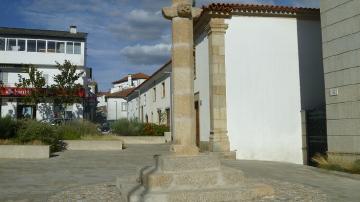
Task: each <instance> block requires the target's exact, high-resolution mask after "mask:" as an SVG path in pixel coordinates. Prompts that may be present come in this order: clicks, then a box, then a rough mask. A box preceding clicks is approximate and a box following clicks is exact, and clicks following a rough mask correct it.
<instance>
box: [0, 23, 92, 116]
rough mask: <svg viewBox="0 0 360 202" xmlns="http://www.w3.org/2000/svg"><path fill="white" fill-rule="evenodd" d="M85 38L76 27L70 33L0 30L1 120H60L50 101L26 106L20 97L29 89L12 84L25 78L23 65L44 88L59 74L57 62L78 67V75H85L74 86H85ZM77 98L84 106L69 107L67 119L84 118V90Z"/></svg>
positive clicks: (55, 107) (25, 72) (85, 92)
mask: <svg viewBox="0 0 360 202" xmlns="http://www.w3.org/2000/svg"><path fill="white" fill-rule="evenodd" d="M86 38H87V34H86V33H83V32H77V29H76V27H75V26H71V27H70V30H69V31H54V30H37V29H20V28H5V27H3V28H0V81H1V116H2V117H5V116H11V117H13V118H22V117H31V118H36V119H37V120H44V119H52V118H60V117H57V116H60V115H59V113H57V112H58V111H59V107H60V106H54V104H53V101H52V99H51V97H49V99H48V100H47V101H46V103H39V104H37V106H35V105H34V104H33V103H26V102H24V99H23V97H24V96H26V95H27V93H28V92H29V89H20V88H16V86H15V84H16V83H17V82H18V80H19V75H21V76H22V77H25V78H28V71H29V70H28V69H27V68H26V67H25V66H24V65H27V64H31V65H34V66H35V67H37V69H38V70H39V71H41V72H42V73H43V75H44V77H45V80H46V85H47V86H51V85H52V84H54V75H56V74H59V73H60V71H59V70H58V69H57V67H56V62H58V63H60V64H62V63H64V61H65V60H68V61H70V62H71V63H72V64H74V65H76V66H77V68H78V70H77V72H85V73H84V74H83V76H82V77H81V78H79V80H78V81H76V82H77V83H79V84H81V85H83V86H87V81H88V80H89V79H88V78H87V77H88V75H87V74H86V72H87V71H86ZM78 96H80V97H81V98H82V100H83V102H81V103H76V104H73V105H70V106H68V107H67V109H65V111H66V116H67V117H66V118H83V116H84V102H85V98H86V96H87V89H85V88H84V89H83V92H82V93H80V94H79V95H78Z"/></svg>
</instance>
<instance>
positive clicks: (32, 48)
mask: <svg viewBox="0 0 360 202" xmlns="http://www.w3.org/2000/svg"><path fill="white" fill-rule="evenodd" d="M27 51H28V52H36V40H27Z"/></svg>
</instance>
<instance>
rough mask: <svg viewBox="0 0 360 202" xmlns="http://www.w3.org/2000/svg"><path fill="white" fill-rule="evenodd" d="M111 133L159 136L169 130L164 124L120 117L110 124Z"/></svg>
mask: <svg viewBox="0 0 360 202" xmlns="http://www.w3.org/2000/svg"><path fill="white" fill-rule="evenodd" d="M111 130H112V132H113V133H115V134H118V135H124V136H142V135H144V136H161V135H164V132H166V131H169V127H167V126H165V125H156V124H154V123H140V122H138V121H136V120H130V121H129V120H127V119H120V120H118V121H115V122H114V123H112V124H111Z"/></svg>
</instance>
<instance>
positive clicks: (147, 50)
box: [121, 43, 171, 65]
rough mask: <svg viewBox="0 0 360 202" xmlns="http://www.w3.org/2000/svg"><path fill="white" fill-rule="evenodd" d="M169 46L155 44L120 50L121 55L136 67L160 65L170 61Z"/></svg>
mask: <svg viewBox="0 0 360 202" xmlns="http://www.w3.org/2000/svg"><path fill="white" fill-rule="evenodd" d="M170 50H171V45H169V44H164V43H160V44H155V45H139V44H138V45H135V46H127V47H125V48H124V49H122V51H121V54H122V55H124V56H125V57H126V58H127V59H128V60H129V61H130V62H131V63H132V64H138V65H155V64H162V63H164V62H166V61H167V60H169V59H170Z"/></svg>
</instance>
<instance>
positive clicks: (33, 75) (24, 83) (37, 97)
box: [15, 65, 46, 104]
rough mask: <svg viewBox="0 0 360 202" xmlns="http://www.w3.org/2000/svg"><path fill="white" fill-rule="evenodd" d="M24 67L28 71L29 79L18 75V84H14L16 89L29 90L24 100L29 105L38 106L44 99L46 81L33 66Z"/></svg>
mask: <svg viewBox="0 0 360 202" xmlns="http://www.w3.org/2000/svg"><path fill="white" fill-rule="evenodd" d="M26 67H27V68H28V69H29V78H25V77H23V76H21V75H20V74H18V77H19V83H16V84H15V86H16V87H18V88H31V90H29V94H28V95H27V96H26V97H25V99H24V100H25V101H26V102H29V103H33V104H38V103H40V102H42V101H43V100H44V99H45V97H46V92H45V91H44V88H45V87H46V80H45V77H44V76H43V73H42V72H41V71H38V70H37V68H36V67H35V66H34V65H26Z"/></svg>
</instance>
